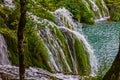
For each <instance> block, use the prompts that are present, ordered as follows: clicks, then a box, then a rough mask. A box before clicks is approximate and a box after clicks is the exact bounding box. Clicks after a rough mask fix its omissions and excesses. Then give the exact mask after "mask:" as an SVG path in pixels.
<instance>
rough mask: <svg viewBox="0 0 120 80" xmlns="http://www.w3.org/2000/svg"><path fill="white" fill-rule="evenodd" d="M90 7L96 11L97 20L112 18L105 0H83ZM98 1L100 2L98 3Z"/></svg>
mask: <svg viewBox="0 0 120 80" xmlns="http://www.w3.org/2000/svg"><path fill="white" fill-rule="evenodd" d="M83 2H84V4H85V5H86V7H87V8H88V9H91V10H92V12H93V13H94V19H95V22H98V21H103V20H107V19H108V18H110V16H109V11H108V8H107V7H106V5H105V2H104V1H103V0H100V1H97V0H83ZM97 3H98V4H97Z"/></svg>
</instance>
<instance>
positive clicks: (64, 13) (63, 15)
mask: <svg viewBox="0 0 120 80" xmlns="http://www.w3.org/2000/svg"><path fill="white" fill-rule="evenodd" d="M54 15H55V16H56V18H58V19H59V22H63V21H64V23H65V22H66V23H68V24H70V25H72V27H73V28H76V27H77V28H76V29H75V31H74V30H71V28H69V27H68V26H69V25H65V24H66V23H65V24H64V23H62V26H59V27H60V29H61V30H62V31H63V32H64V31H67V32H68V34H70V33H72V34H74V35H75V36H76V37H77V38H78V39H79V40H80V41H82V43H83V45H84V48H85V50H86V51H87V52H88V53H89V55H90V64H91V75H92V76H95V75H96V72H97V59H96V57H95V55H94V51H93V49H92V47H91V46H90V45H89V43H88V42H87V40H86V39H85V37H84V35H83V34H82V32H81V31H82V30H78V29H79V27H78V26H81V25H77V24H76V23H75V22H74V20H73V19H72V15H71V13H70V12H69V11H68V10H66V9H65V8H60V9H58V10H56V11H55V12H54ZM77 31H80V32H77ZM68 34H66V33H65V35H68ZM69 38H70V37H69ZM73 43H74V42H73ZM71 59H72V57H71ZM72 62H73V64H74V66H76V64H75V63H74V62H75V61H74V60H73V59H72Z"/></svg>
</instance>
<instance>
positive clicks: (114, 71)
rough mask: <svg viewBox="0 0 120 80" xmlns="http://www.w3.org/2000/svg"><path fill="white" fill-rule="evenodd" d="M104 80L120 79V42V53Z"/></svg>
mask: <svg viewBox="0 0 120 80" xmlns="http://www.w3.org/2000/svg"><path fill="white" fill-rule="evenodd" d="M103 80H120V44H119V51H118V54H117V56H116V58H115V60H114V62H113V64H112V66H111V68H110V69H109V71H108V72H107V73H106V75H105V76H104V77H103Z"/></svg>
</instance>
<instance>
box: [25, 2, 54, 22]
mask: <svg viewBox="0 0 120 80" xmlns="http://www.w3.org/2000/svg"><path fill="white" fill-rule="evenodd" d="M41 4H42V2H39V1H36V2H34V1H28V4H27V10H28V11H29V12H32V14H34V15H36V16H38V17H40V18H43V19H48V20H50V21H53V22H55V17H54V16H53V15H52V14H51V13H50V11H49V10H48V9H46V8H44V7H43V6H41Z"/></svg>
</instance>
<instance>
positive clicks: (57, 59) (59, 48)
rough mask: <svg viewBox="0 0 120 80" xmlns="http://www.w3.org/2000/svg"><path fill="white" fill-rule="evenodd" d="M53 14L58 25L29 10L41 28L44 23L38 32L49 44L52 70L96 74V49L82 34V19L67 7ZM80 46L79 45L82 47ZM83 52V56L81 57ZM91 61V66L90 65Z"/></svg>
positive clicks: (31, 16) (47, 46)
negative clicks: (77, 17)
mask: <svg viewBox="0 0 120 80" xmlns="http://www.w3.org/2000/svg"><path fill="white" fill-rule="evenodd" d="M52 14H53V15H54V16H55V17H56V20H57V21H58V23H57V24H55V23H53V22H50V21H48V20H46V19H40V18H38V17H37V16H35V15H32V13H28V15H29V17H30V18H32V20H33V21H34V22H36V23H37V24H39V25H38V27H39V26H40V25H42V26H44V27H41V26H40V30H39V32H38V35H39V36H40V37H41V38H42V39H43V41H44V43H45V45H46V48H47V50H48V54H49V57H50V61H49V65H50V66H51V68H52V70H53V71H55V72H65V73H71V72H72V73H75V74H78V73H80V74H87V75H88V74H90V73H91V74H90V75H93V76H95V74H96V72H97V60H96V58H95V55H94V51H93V49H92V48H91V46H90V45H89V44H88V42H87V41H86V39H85V37H84V35H83V34H82V30H79V29H81V24H80V23H79V25H78V24H77V23H78V22H75V21H74V20H73V19H72V17H73V15H72V14H71V13H70V12H69V11H68V10H67V9H65V8H60V9H58V10H56V11H55V12H52ZM79 26H80V28H79ZM77 31H80V32H77ZM76 46H78V47H77V48H78V49H77V48H76ZM79 48H81V50H79ZM80 55H81V56H83V57H80ZM89 56H90V60H89V58H88V57H89ZM79 60H80V61H79ZM89 61H90V62H89ZM89 63H90V65H91V66H89ZM81 65H82V66H81ZM90 67H91V69H90ZM81 69H82V70H81ZM86 71H87V72H88V73H87V72H86ZM89 72H90V73H89Z"/></svg>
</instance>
